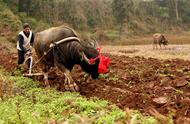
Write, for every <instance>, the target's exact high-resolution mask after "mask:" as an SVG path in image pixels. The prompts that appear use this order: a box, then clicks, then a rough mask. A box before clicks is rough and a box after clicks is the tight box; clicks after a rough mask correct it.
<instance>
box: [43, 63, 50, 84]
mask: <svg viewBox="0 0 190 124" xmlns="http://www.w3.org/2000/svg"><path fill="white" fill-rule="evenodd" d="M50 68H51V67H50V66H48V65H45V64H43V69H42V71H43V75H44V82H45V86H46V87H50V85H49V81H48V71H49V69H50Z"/></svg>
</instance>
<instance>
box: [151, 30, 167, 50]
mask: <svg viewBox="0 0 190 124" xmlns="http://www.w3.org/2000/svg"><path fill="white" fill-rule="evenodd" d="M157 44H159V46H160V48H161V45H163V46H164V48H165V49H166V45H168V41H167V40H166V38H165V36H164V35H163V34H160V33H155V34H153V49H155V48H156V49H157Z"/></svg>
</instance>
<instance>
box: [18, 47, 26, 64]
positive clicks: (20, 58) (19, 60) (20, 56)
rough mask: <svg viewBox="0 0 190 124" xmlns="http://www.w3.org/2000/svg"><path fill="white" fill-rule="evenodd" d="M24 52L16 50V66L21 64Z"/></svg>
mask: <svg viewBox="0 0 190 124" xmlns="http://www.w3.org/2000/svg"><path fill="white" fill-rule="evenodd" d="M24 54H25V52H23V51H20V50H18V65H20V64H23V62H24Z"/></svg>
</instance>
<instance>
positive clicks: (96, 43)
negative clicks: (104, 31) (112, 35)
mask: <svg viewBox="0 0 190 124" xmlns="http://www.w3.org/2000/svg"><path fill="white" fill-rule="evenodd" d="M92 41H93V46H94V48H98V47H100V45H99V44H98V42H97V40H96V39H95V38H92Z"/></svg>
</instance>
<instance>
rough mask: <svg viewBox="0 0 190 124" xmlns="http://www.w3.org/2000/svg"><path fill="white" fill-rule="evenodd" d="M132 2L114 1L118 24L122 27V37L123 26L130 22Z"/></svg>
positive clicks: (127, 0) (128, 0)
mask: <svg viewBox="0 0 190 124" xmlns="http://www.w3.org/2000/svg"><path fill="white" fill-rule="evenodd" d="M132 7H133V1H132V0H113V2H112V9H113V15H114V17H115V19H116V23H118V24H119V25H120V35H121V32H122V27H123V24H124V23H125V22H126V21H127V20H129V13H130V12H131V11H132Z"/></svg>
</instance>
